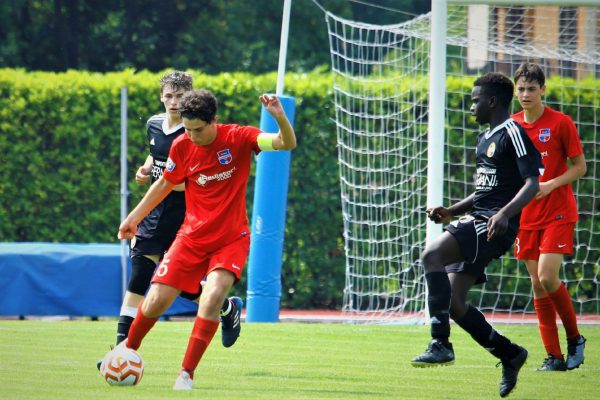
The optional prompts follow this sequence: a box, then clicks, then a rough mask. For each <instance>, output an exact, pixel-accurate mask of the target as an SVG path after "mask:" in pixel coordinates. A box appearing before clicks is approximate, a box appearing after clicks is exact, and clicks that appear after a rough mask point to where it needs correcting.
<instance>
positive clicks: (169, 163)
mask: <svg viewBox="0 0 600 400" xmlns="http://www.w3.org/2000/svg"><path fill="white" fill-rule="evenodd" d="M165 168H166V169H167V171H169V172H173V170H174V169H175V163H174V162H173V160H171V159H170V158H168V159H167V166H166V167H165Z"/></svg>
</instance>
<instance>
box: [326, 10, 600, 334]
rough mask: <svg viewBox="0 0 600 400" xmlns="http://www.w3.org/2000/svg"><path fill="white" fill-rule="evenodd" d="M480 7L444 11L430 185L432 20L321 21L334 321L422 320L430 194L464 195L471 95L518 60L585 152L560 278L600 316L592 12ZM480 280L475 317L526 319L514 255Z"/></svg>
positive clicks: (527, 288) (599, 59)
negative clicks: (330, 118)
mask: <svg viewBox="0 0 600 400" xmlns="http://www.w3.org/2000/svg"><path fill="white" fill-rule="evenodd" d="M485 3H488V4H469V5H458V4H453V3H452V2H450V4H449V5H448V6H447V27H448V29H447V32H446V37H445V40H446V53H447V56H446V65H445V86H446V91H445V94H442V96H445V105H446V106H445V116H444V121H445V129H444V135H443V136H444V137H445V142H444V148H443V154H444V156H443V157H444V160H443V176H444V178H443V180H439V181H436V182H429V183H428V182H427V176H428V168H433V167H432V165H434V166H435V162H436V161H438V162H440V161H442V160H428V133H427V129H428V122H429V121H428V120H429V118H430V114H431V113H430V112H429V110H428V105H429V99H428V96H429V92H428V90H429V87H428V84H429V75H430V71H435V69H436V68H444V65H434V66H430V59H431V55H430V47H431V46H430V37H431V36H430V22H431V15H430V14H427V15H423V16H420V17H417V18H415V19H413V20H411V21H409V22H407V23H403V24H398V25H388V26H377V25H370V24H365V23H358V22H354V21H348V20H344V19H342V18H339V17H336V16H334V15H332V14H330V13H328V14H326V20H327V26H328V30H329V38H330V49H331V58H332V70H333V93H334V105H335V112H336V114H335V122H336V127H337V136H338V155H339V165H340V188H341V198H342V211H343V218H344V238H345V250H346V259H347V262H346V286H345V290H344V311H345V312H346V313H347V315H348V317H349V318H350V319H352V320H354V321H356V322H360V321H367V322H370V321H373V322H392V321H393V322H398V321H399V322H402V321H415V320H417V321H419V320H420V321H422V320H424V318H425V283H424V279H423V270H422V266H421V265H420V263H419V261H418V256H419V254H420V252H421V251H422V250H423V248H424V245H425V240H426V238H425V236H426V231H427V227H426V218H425V217H426V215H425V213H424V211H425V208H426V206H427V204H428V202H427V198H426V194H427V192H428V189H431V187H429V188H428V184H429V185H436V187H439V188H441V189H442V192H443V200H442V201H443V204H444V205H449V204H451V203H453V202H456V201H458V200H460V199H462V198H464V197H466V196H467V195H468V194H470V193H472V192H473V190H474V186H473V175H474V170H475V168H474V162H475V160H474V144H475V140H476V134H477V132H478V131H479V130H480V128H479V127H478V126H477V125H476V123H475V122H474V121H473V119H472V117H471V116H470V112H469V107H470V92H471V88H472V83H473V81H474V79H475V78H476V77H477V76H479V75H480V74H482V73H484V72H487V71H500V72H503V73H505V74H507V75H508V76H512V74H513V73H514V71H515V70H516V68H517V67H518V66H519V65H520V63H521V62H523V61H530V62H536V63H539V64H541V65H542V66H543V67H544V68H545V70H546V72H547V91H546V99H545V101H546V103H547V104H548V105H550V106H552V107H554V108H556V109H559V110H561V111H563V112H565V113H567V114H569V115H570V116H571V117H572V118H573V120H574V121H575V123H576V125H577V127H578V129H579V132H580V136H581V139H582V142H583V145H584V149H585V155H586V159H587V162H588V172H587V174H586V176H585V177H583V178H582V179H580V180H579V181H578V182H577V183H576V184H575V185H574V190H575V192H576V196H577V200H578V205H579V215H580V221H579V223H578V225H577V231H576V249H575V254H574V255H573V257H570V258H568V259H567V260H566V261H565V268H563V271H564V276H563V279H564V280H565V282H566V283H567V285H568V288H569V291H570V293H571V295H572V297H573V299H574V300H575V307H576V311H577V312H578V313H579V314H596V315H597V314H600V297H599V295H600V293H599V292H600V286H599V284H598V280H599V278H600V276H599V275H600V266H599V260H600V220H599V217H598V212H599V211H600V202H598V200H597V194H596V193H597V191H596V187H597V182H598V179H599V174H600V171H599V170H598V169H599V164H598V162H599V161H598V155H597V152H596V148H597V146H598V143H599V140H600V137H598V136H599V135H600V84H599V83H598V78H600V7H590V6H568V7H566V6H559V5H547V6H539V5H529V6H521V7H515V6H511V7H507V6H502V5H497V6H494V5H493V4H489V3H492V2H490V1H487V2H485ZM496 3H497V4H501V3H502V0H500V1H497V2H496ZM524 3H525V2H524ZM529 3H531V2H529ZM547 3H555V2H554V1H550V2H547ZM563 3H565V4H567V3H569V1H568V0H565V1H564V2H563ZM571 3H573V2H571ZM577 3H578V4H581V3H586V2H581V1H580V2H577ZM588 3H590V4H591V2H588ZM518 109H519V108H518V103H516V101H515V108H514V110H515V111H516V110H518ZM487 273H488V282H487V283H486V284H485V285H481V286H477V287H475V289H474V290H473V291H472V294H471V298H470V301H471V302H472V303H473V304H474V305H476V306H478V307H480V308H481V309H482V310H483V311H487V312H491V313H499V314H498V315H505V314H509V315H511V316H512V317H513V319H515V318H516V320H519V318H524V317H525V316H526V315H527V314H530V313H532V312H533V304H532V295H531V284H530V282H529V278H528V275H527V272H526V270H525V268H524V266H523V265H520V264H519V263H517V261H516V260H515V259H514V258H513V257H512V254H507V255H506V256H504V257H503V258H502V259H500V260H497V261H494V262H492V263H491V264H490V266H489V267H488V268H487Z"/></svg>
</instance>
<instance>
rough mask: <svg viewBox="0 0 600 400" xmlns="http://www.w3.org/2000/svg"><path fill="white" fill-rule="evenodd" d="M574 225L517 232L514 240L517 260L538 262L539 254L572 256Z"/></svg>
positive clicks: (552, 226)
mask: <svg viewBox="0 0 600 400" xmlns="http://www.w3.org/2000/svg"><path fill="white" fill-rule="evenodd" d="M574 232H575V224H574V223H572V224H561V225H551V226H549V227H547V228H546V229H540V230H534V231H530V230H519V233H518V234H517V240H515V257H517V259H518V260H538V259H539V258H540V254H542V253H544V254H549V253H553V254H573V236H574Z"/></svg>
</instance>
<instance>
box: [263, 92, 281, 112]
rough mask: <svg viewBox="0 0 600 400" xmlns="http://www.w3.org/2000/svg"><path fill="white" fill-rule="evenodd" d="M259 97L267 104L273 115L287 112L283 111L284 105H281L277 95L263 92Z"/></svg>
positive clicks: (266, 106)
mask: <svg viewBox="0 0 600 400" xmlns="http://www.w3.org/2000/svg"><path fill="white" fill-rule="evenodd" d="M259 98H260V102H261V103H262V104H263V105H264V106H265V108H266V109H267V111H268V112H269V113H270V114H271V115H272V116H273V117H278V116H281V115H285V113H284V111H283V107H282V106H281V102H280V101H279V99H278V98H277V96H269V95H268V94H263V95H262V96H260V97H259Z"/></svg>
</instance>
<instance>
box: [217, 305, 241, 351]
mask: <svg viewBox="0 0 600 400" xmlns="http://www.w3.org/2000/svg"><path fill="white" fill-rule="evenodd" d="M229 302H230V303H231V310H229V313H228V314H227V315H222V316H221V343H223V346H225V347H231V346H233V344H234V343H235V341H236V340H237V338H238V337H239V336H240V331H241V330H242V324H241V316H242V307H243V306H244V302H243V301H242V299H240V298H239V297H235V296H234V297H230V298H229Z"/></svg>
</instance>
